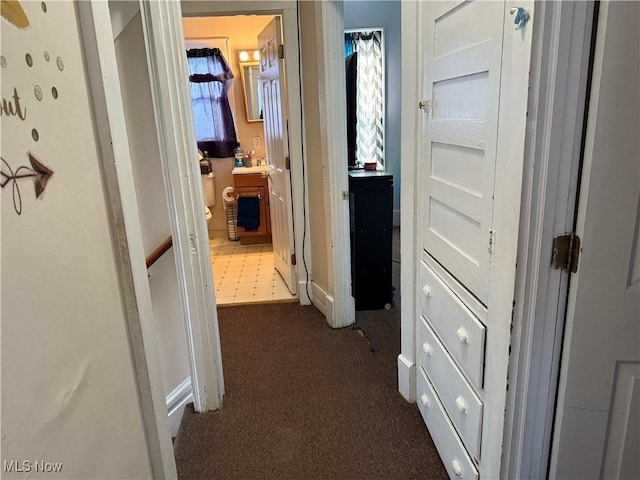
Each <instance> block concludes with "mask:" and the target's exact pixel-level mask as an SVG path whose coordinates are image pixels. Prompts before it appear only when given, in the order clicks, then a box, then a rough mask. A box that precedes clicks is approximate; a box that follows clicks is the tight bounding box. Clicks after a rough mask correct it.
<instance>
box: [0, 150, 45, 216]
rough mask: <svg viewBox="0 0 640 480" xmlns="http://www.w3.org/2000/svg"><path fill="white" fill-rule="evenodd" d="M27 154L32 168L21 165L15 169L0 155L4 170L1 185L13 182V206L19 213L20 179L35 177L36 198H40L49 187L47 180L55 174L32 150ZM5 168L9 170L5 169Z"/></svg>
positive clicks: (2, 186) (20, 212)
mask: <svg viewBox="0 0 640 480" xmlns="http://www.w3.org/2000/svg"><path fill="white" fill-rule="evenodd" d="M27 155H28V156H29V163H31V168H29V167H27V166H26V165H21V166H19V167H18V168H17V169H16V170H15V171H14V170H13V168H11V165H9V163H8V162H7V161H6V160H5V159H4V158H1V157H0V159H2V165H3V166H2V170H0V176H1V177H2V182H1V183H0V187H1V188H4V187H6V186H7V185H8V184H9V183H11V186H12V190H13V208H14V210H15V211H16V213H17V214H18V215H21V214H22V195H21V194H20V185H19V184H18V180H21V179H24V178H33V187H34V189H35V193H36V198H39V197H40V195H42V193H43V192H44V190H45V188H46V187H47V182H48V181H49V179H50V178H51V175H53V170H51V169H50V168H49V167H47V166H46V165H44V164H43V163H42V162H40V161H39V160H38V159H37V158H35V157H34V156H33V155H32V154H31V153H30V152H27ZM5 169H6V170H7V172H5V171H4V170H5Z"/></svg>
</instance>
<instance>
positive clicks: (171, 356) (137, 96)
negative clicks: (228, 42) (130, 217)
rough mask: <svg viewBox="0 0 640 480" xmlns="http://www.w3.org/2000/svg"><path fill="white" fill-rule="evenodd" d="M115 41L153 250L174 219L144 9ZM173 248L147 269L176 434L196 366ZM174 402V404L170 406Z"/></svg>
mask: <svg viewBox="0 0 640 480" xmlns="http://www.w3.org/2000/svg"><path fill="white" fill-rule="evenodd" d="M119 5H120V2H118V4H115V3H111V4H110V6H111V11H112V12H114V11H115V10H116V7H119ZM114 43H115V48H116V58H117V61H118V75H119V77H120V88H121V91H122V101H123V106H124V113H125V118H126V124H127V133H128V136H129V148H130V155H131V163H132V167H133V174H134V181H135V187H136V193H137V202H138V209H139V212H140V225H141V230H142V242H143V245H144V251H145V254H146V255H149V254H150V253H151V252H153V251H154V250H155V249H156V248H157V247H158V246H159V245H160V244H161V243H162V242H163V241H164V240H165V239H166V238H167V237H169V236H171V225H170V223H169V207H168V203H167V199H166V193H165V186H164V178H163V175H162V164H161V160H160V150H159V148H158V137H157V133H156V127H155V119H154V111H153V102H152V98H151V91H150V83H149V73H148V69H147V58H146V52H145V47H144V37H143V31H142V21H141V18H140V14H139V13H138V14H136V15H135V16H134V17H133V19H132V20H131V21H130V22H129V23H128V24H127V25H126V27H125V28H124V30H122V32H121V33H120V35H119V36H118V37H117V38H116V39H115V42H114ZM203 210H204V209H203ZM203 214H204V212H203ZM173 254H174V251H173V249H170V250H169V251H168V252H167V253H165V254H164V255H163V256H162V257H160V259H159V260H158V261H157V262H156V263H155V264H154V265H152V266H151V267H150V269H149V271H148V273H149V288H150V291H151V301H152V308H153V314H154V322H155V325H156V333H157V341H158V351H159V352H160V367H161V371H162V382H163V385H164V395H165V397H169V396H171V394H172V393H174V392H175V394H176V395H177V396H178V398H179V400H180V401H181V403H182V406H180V408H178V409H176V410H175V411H174V412H173V413H172V415H171V416H170V427H171V434H172V435H175V434H176V433H177V430H178V425H179V423H180V419H181V418H182V408H183V405H184V403H186V402H187V401H189V400H190V395H191V388H190V387H189V385H190V382H189V378H190V375H191V372H190V367H189V356H188V353H187V344H186V335H185V327H184V319H183V313H182V306H181V301H180V296H179V286H178V273H177V270H176V264H175V261H174V257H173ZM170 406H173V404H172V405H168V407H167V408H169V407H170Z"/></svg>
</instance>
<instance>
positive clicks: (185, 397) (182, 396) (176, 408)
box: [166, 377, 193, 437]
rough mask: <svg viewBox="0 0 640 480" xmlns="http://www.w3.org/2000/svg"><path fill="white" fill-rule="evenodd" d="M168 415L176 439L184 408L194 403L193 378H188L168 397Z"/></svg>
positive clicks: (172, 434)
mask: <svg viewBox="0 0 640 480" xmlns="http://www.w3.org/2000/svg"><path fill="white" fill-rule="evenodd" d="M166 400H167V414H168V415H169V429H170V430H171V436H172V437H175V436H176V434H177V433H178V427H180V421H181V420H182V414H183V413H184V406H185V405H186V404H187V403H189V402H193V388H192V387H191V377H187V378H185V379H184V380H183V382H182V383H181V384H180V385H178V386H177V387H176V388H175V389H174V390H173V391H172V392H171V393H170V394H169V395H167V399H166Z"/></svg>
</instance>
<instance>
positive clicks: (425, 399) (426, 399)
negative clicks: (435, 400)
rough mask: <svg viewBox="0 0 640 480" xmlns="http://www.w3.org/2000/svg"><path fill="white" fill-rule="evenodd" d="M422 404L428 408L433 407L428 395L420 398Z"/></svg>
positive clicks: (424, 394)
mask: <svg viewBox="0 0 640 480" xmlns="http://www.w3.org/2000/svg"><path fill="white" fill-rule="evenodd" d="M420 403H421V404H422V405H423V406H425V407H427V408H430V407H431V402H430V401H429V397H427V394H426V393H423V394H422V396H421V397H420Z"/></svg>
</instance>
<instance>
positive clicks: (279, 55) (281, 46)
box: [278, 44, 284, 58]
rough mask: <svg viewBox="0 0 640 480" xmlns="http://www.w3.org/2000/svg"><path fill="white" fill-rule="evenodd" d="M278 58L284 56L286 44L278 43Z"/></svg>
mask: <svg viewBox="0 0 640 480" xmlns="http://www.w3.org/2000/svg"><path fill="white" fill-rule="evenodd" d="M278 58H284V45H282V44H280V45H278Z"/></svg>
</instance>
